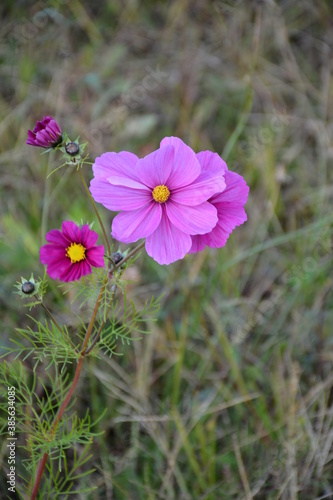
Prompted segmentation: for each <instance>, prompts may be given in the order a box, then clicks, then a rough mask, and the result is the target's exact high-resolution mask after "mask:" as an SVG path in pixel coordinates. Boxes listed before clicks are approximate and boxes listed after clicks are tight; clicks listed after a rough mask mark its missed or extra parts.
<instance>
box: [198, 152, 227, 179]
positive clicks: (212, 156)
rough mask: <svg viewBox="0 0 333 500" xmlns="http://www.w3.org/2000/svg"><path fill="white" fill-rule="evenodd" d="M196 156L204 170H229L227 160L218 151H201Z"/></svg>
mask: <svg viewBox="0 0 333 500" xmlns="http://www.w3.org/2000/svg"><path fill="white" fill-rule="evenodd" d="M196 156H197V159H198V161H199V163H200V165H201V169H202V170H203V171H204V172H214V173H215V174H223V173H224V172H226V171H227V170H228V167H227V164H226V162H225V161H224V160H222V158H221V156H219V155H218V154H217V153H212V152H211V151H201V152H200V153H198V154H197V155H196Z"/></svg>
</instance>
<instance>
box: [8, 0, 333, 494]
mask: <svg viewBox="0 0 333 500" xmlns="http://www.w3.org/2000/svg"><path fill="white" fill-rule="evenodd" d="M0 13H1V17H2V23H1V37H0V64H1V67H0V69H1V78H0V116H1V123H0V169H1V176H0V189H1V192H0V196H1V237H2V238H1V254H0V259H1V260H0V272H1V280H0V289H1V316H2V331H1V336H2V344H3V345H7V344H8V342H9V340H8V339H9V337H13V336H15V327H17V326H25V325H27V324H29V319H27V318H26V315H25V314H26V312H27V310H26V309H25V308H23V307H22V302H21V301H20V300H19V299H18V297H17V296H16V295H14V294H13V290H14V289H13V284H14V283H15V282H16V281H17V280H19V279H20V277H21V276H24V277H26V278H28V277H29V276H30V273H31V272H34V273H35V276H39V275H41V274H42V273H43V269H42V266H41V264H40V263H39V247H40V245H41V244H42V243H43V242H44V237H45V233H46V232H47V231H48V230H50V229H51V228H55V227H60V225H61V221H62V220H64V219H69V218H70V219H73V220H77V221H80V220H81V219H83V220H84V221H86V220H89V221H90V222H91V221H93V220H95V218H94V214H93V212H92V210H91V208H90V206H89V202H88V200H87V198H86V197H85V195H84V191H83V189H82V186H80V184H79V182H78V180H77V178H76V176H74V175H73V172H72V171H71V170H68V169H67V170H65V169H62V170H59V171H58V172H57V173H56V174H54V175H52V176H51V177H50V178H49V179H47V180H46V177H47V174H48V173H49V172H50V171H51V170H52V169H54V168H56V167H57V166H58V165H59V164H60V160H59V158H57V157H56V155H55V154H50V155H43V156H40V150H38V149H37V148H32V147H29V146H27V145H26V144H25V140H26V136H27V130H28V129H32V128H33V127H34V125H35V122H36V120H37V119H41V118H42V117H43V116H45V115H52V116H54V117H55V118H56V119H57V121H58V123H59V124H61V126H62V128H63V129H65V130H66V131H67V133H68V134H69V135H70V137H71V138H72V139H74V138H76V137H77V135H80V136H81V139H82V140H84V141H87V142H88V150H89V152H90V157H91V160H92V161H93V159H94V158H95V157H96V156H99V155H100V154H102V153H103V152H105V151H121V150H128V151H132V152H135V153H136V154H138V155H139V156H144V155H145V154H147V153H149V152H150V151H152V150H154V149H156V148H157V147H158V145H159V142H160V140H161V139H162V138H163V137H164V136H167V135H176V136H179V137H181V138H182V139H183V140H184V141H185V142H186V143H188V144H189V145H190V146H191V147H192V148H193V149H194V150H195V151H201V150H205V149H210V150H212V151H216V152H218V153H219V154H221V155H222V157H223V158H224V159H225V160H226V161H227V163H228V166H229V169H231V170H234V171H237V172H238V173H240V174H241V175H243V177H244V178H245V180H246V181H247V183H248V184H249V186H250V196H249V201H248V203H247V206H246V211H247V214H248V222H247V223H246V224H244V225H243V226H241V227H239V228H237V229H236V230H235V231H234V233H233V234H232V236H231V237H230V239H229V241H228V243H227V245H226V247H225V248H222V249H219V250H211V249H208V250H206V251H204V252H202V253H200V254H197V255H191V256H187V257H186V258H185V259H184V260H182V261H179V262H177V263H175V264H173V265H171V266H169V267H166V266H159V265H158V264H157V263H155V262H154V261H152V260H151V259H150V258H149V257H148V256H147V255H145V254H144V253H142V254H141V256H140V258H139V259H138V260H137V261H136V263H135V266H134V267H133V268H131V270H130V272H131V274H130V275H129V276H128V278H129V279H130V280H131V281H132V283H131V285H130V288H129V297H130V298H132V299H133V300H134V301H135V303H136V304H137V306H138V307H142V304H143V303H144V301H145V300H146V299H147V298H150V296H151V295H152V294H154V295H155V296H156V295H160V294H161V293H164V295H163V298H162V301H161V310H160V313H159V318H158V322H157V323H152V324H151V325H148V326H149V328H150V330H151V335H148V336H145V337H144V338H143V339H142V340H141V341H139V342H135V343H134V344H133V345H131V346H130V347H126V346H119V349H118V352H119V353H123V354H124V355H123V356H122V357H120V356H118V357H112V358H111V359H109V358H107V357H105V358H103V359H102V360H100V361H98V362H95V361H94V360H93V361H92V362H89V363H87V365H86V369H85V372H84V376H83V379H82V381H81V384H80V386H79V388H78V390H77V392H76V394H77V408H78V412H79V414H81V415H83V414H84V413H85V411H86V408H87V407H90V411H91V415H92V417H93V418H96V417H97V416H98V415H100V414H101V413H102V411H103V410H104V408H105V407H106V408H107V413H106V416H105V417H104V419H103V421H102V422H100V424H99V429H98V430H99V431H104V434H103V435H102V436H100V437H98V438H96V440H95V442H94V446H93V448H92V449H93V458H92V459H91V461H90V464H89V465H90V467H94V468H95V469H96V472H95V473H94V474H93V475H92V476H90V479H89V484H90V485H91V484H93V485H95V486H96V487H97V489H96V492H95V493H93V494H90V496H88V497H87V498H93V499H99V498H103V499H104V498H105V499H133V500H136V499H155V498H161V499H197V498H198V499H199V498H200V499H251V498H255V499H263V500H265V499H276V500H277V499H286V500H289V499H297V498H300V499H302V500H303V499H311V500H312V499H321V498H333V480H332V477H333V472H332V458H333V448H332V443H333V431H332V422H333V392H332V384H333V376H332V363H333V337H332V326H333V311H332V303H333V297H332V274H331V273H332V252H331V248H332V244H331V240H332V222H333V214H332V194H333V183H332V181H333V176H332V157H333V144H332V135H333V121H332V119H333V111H332V90H333V86H332V77H331V71H332V45H333V4H332V2H331V1H329V0H327V1H324V0H322V1H319V2H313V1H310V0H281V1H273V0H266V1H257V2H256V1H252V2H248V1H240V0H237V1H235V2H232V1H226V2H225V1H220V0H216V1H207V0H193V1H189V0H170V1H160V2H152V1H149V0H145V1H141V2H140V1H139V0H124V1H120V0H115V1H106V2H97V1H96V2H88V1H86V0H70V1H61V0H58V1H57V0H55V1H49V2H43V1H38V2H27V1H24V0H17V1H15V2H10V1H8V0H4V1H3V2H2V3H1V6H0ZM84 175H85V177H86V179H87V182H89V179H90V178H91V177H92V173H91V169H90V168H89V167H86V168H85V170H84ZM100 212H101V214H102V216H103V220H104V221H105V223H106V225H107V227H108V228H109V227H110V224H111V217H112V214H110V213H108V212H107V211H106V210H105V209H104V208H103V207H100ZM95 227H96V228H97V227H98V226H97V224H96V226H95ZM46 301H47V304H48V306H49V307H50V308H51V309H52V311H54V314H55V316H56V317H57V319H58V320H59V321H62V322H63V323H64V324H66V325H67V326H68V327H71V326H73V327H75V325H76V321H77V319H76V316H75V314H74V312H73V308H75V306H74V305H72V304H71V303H70V300H69V297H68V296H65V297H63V296H62V291H61V290H60V291H59V289H58V288H57V286H56V284H55V283H51V280H50V286H49V294H48V296H47V298H46ZM32 314H33V315H35V316H36V315H37V316H39V317H40V318H42V317H43V313H42V312H41V311H38V310H36V309H35V310H33V312H32ZM31 366H32V365H31V362H30V361H29V360H27V361H26V368H27V370H31ZM39 370H40V375H41V376H42V375H43V372H42V370H41V368H39ZM0 459H1V463H2V467H3V469H2V470H3V473H4V476H3V479H2V483H1V488H2V491H3V492H4V493H3V495H4V494H5V493H6V492H7V488H6V485H5V479H4V477H5V473H6V449H5V444H4V445H3V446H2V448H1V454H0ZM78 498H85V497H84V496H80V497H78Z"/></svg>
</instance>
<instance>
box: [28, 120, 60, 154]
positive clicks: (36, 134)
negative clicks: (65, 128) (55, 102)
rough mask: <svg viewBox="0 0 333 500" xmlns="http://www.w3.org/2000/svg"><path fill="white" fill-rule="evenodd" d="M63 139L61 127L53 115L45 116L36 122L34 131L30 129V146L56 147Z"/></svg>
mask: <svg viewBox="0 0 333 500" xmlns="http://www.w3.org/2000/svg"><path fill="white" fill-rule="evenodd" d="M61 140H62V132H61V129H60V127H59V125H58V124H57V122H56V121H55V120H54V119H53V118H52V116H44V118H43V119H42V120H41V121H38V122H37V123H36V126H35V128H34V129H33V131H32V132H31V130H28V139H27V144H30V146H39V147H41V148H54V147H55V146H57V145H58V144H60V142H61Z"/></svg>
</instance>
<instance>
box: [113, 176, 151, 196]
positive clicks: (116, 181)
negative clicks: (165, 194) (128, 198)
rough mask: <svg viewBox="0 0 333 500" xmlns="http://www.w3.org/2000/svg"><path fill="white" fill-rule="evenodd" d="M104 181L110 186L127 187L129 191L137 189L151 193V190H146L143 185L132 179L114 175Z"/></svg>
mask: <svg viewBox="0 0 333 500" xmlns="http://www.w3.org/2000/svg"><path fill="white" fill-rule="evenodd" d="M106 180H107V181H108V182H109V183H110V184H112V186H122V187H129V188H131V189H138V190H143V191H147V192H148V193H151V189H150V188H148V187H147V186H146V185H145V184H143V183H142V182H140V181H135V180H134V179H129V178H128V177H118V176H116V175H111V176H110V177H107V178H106Z"/></svg>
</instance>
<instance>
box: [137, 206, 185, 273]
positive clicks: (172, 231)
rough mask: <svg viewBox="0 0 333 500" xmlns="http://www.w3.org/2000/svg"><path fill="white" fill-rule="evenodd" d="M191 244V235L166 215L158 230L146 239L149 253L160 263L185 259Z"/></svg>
mask: <svg viewBox="0 0 333 500" xmlns="http://www.w3.org/2000/svg"><path fill="white" fill-rule="evenodd" d="M191 245H192V240H191V236H189V235H188V234H185V233H183V232H182V231H180V230H179V229H177V228H176V227H175V226H174V225H173V224H172V223H171V222H170V221H169V219H168V217H165V216H164V217H162V220H161V223H160V225H159V226H158V228H157V229H156V231H154V232H153V233H152V234H151V235H150V236H148V238H147V239H146V251H147V254H148V255H149V256H150V257H152V258H153V259H154V260H156V262H158V263H159V264H166V265H168V264H171V263H172V262H175V261H176V260H179V259H183V258H184V257H185V255H186V254H187V253H188V251H189V250H190V248H191Z"/></svg>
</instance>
